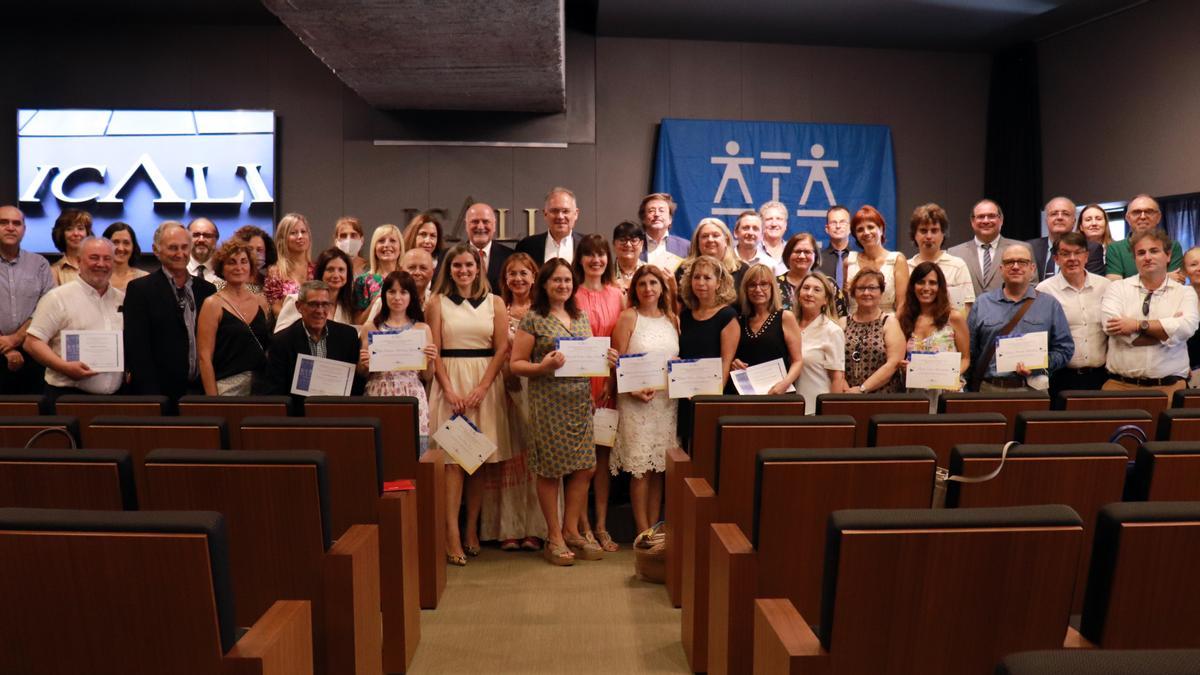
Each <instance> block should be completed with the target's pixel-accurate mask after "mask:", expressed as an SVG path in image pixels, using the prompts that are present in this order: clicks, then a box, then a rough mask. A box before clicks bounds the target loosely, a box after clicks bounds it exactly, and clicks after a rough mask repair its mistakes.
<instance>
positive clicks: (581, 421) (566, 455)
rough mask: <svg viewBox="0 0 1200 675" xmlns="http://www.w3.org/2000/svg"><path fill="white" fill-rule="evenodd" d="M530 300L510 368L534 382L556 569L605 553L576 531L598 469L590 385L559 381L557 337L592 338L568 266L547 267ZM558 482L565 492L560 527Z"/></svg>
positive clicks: (533, 416) (542, 493)
mask: <svg viewBox="0 0 1200 675" xmlns="http://www.w3.org/2000/svg"><path fill="white" fill-rule="evenodd" d="M533 293H534V295H533V305H532V307H531V308H530V310H529V313H528V314H526V315H525V318H524V319H522V320H521V324H520V326H518V327H517V337H516V340H515V341H514V343H513V349H512V361H511V367H512V372H513V373H514V374H516V375H518V376H520V377H528V378H529V391H528V400H529V428H530V431H531V435H532V441H533V451H532V452H531V453H530V468H531V469H533V472H534V473H535V474H537V477H538V479H537V481H538V484H537V491H538V502H539V503H540V504H541V507H542V515H543V516H544V517H545V518H546V530H547V535H546V536H547V540H546V549H545V556H546V560H547V561H548V562H549V563H550V564H552V565H570V564H572V563H574V562H575V557H576V556H578V557H580V558H582V559H584V560H599V559H600V558H602V557H604V549H602V548H601V547H600V544H599V543H598V542H597V541H596V540H595V538H593V537H592V535H591V533H590V532H589V533H587V535H586V536H585V535H584V534H581V533H580V531H579V523H580V521H581V519H582V515H583V511H584V509H585V508H586V507H587V493H588V483H589V482H590V481H591V479H592V473H593V472H594V471H595V468H596V443H595V441H596V437H595V433H594V431H593V428H592V388H591V383H590V381H589V380H588V379H587V378H583V377H556V376H555V371H557V370H559V369H560V368H562V367H563V366H564V365H566V363H567V359H566V357H565V356H564V355H563V353H562V351H561V350H560V349H559V348H558V344H557V343H558V340H559V338H587V337H591V336H592V328H591V325H590V324H589V323H588V317H587V314H586V313H585V312H583V311H581V310H580V309H579V307H578V306H577V305H576V304H575V275H574V273H573V271H572V269H571V265H570V264H569V263H567V261H566V260H563V259H562V258H552V259H550V260H549V261H547V262H546V264H544V265H542V269H541V270H539V271H538V276H537V282H536V283H535V285H534V291H533ZM560 479H561V480H562V482H563V483H564V484H565V493H566V494H565V495H564V497H563V519H562V523H561V524H560V523H559V521H558V498H559V481H560Z"/></svg>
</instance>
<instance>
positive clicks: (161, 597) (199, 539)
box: [0, 508, 313, 675]
mask: <svg viewBox="0 0 1200 675" xmlns="http://www.w3.org/2000/svg"><path fill="white" fill-rule="evenodd" d="M225 525H226V523H225V520H224V519H223V518H222V516H221V515H220V514H219V513H212V512H204V511H194V512H187V513H180V512H156V513H148V512H125V511H74V510H61V509H16V508H0V560H4V574H0V597H3V598H4V611H3V612H0V634H2V635H4V648H3V649H0V672H3V673H21V674H22V675H63V674H65V673H95V674H97V675H118V674H119V675H151V674H158V673H171V674H172V675H250V674H251V673H254V674H257V675H307V674H310V673H312V672H313V649H312V647H313V642H312V603H311V602H309V601H307V600H280V601H277V602H273V603H270V604H269V605H268V606H267V608H266V609H265V610H264V611H262V612H260V613H259V614H256V615H248V620H249V622H250V623H251V624H252V625H251V627H250V630H249V631H248V632H246V633H245V634H244V635H240V636H239V635H238V626H242V625H250V624H248V623H244V622H242V621H239V620H235V617H234V608H235V601H234V594H233V589H232V588H231V583H230V569H231V567H230V546H229V541H228V537H227V534H226V527H225Z"/></svg>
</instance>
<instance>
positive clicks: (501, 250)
mask: <svg viewBox="0 0 1200 675" xmlns="http://www.w3.org/2000/svg"><path fill="white" fill-rule="evenodd" d="M544 245H545V244H544V243H543V246H544ZM512 254H513V250H512V249H511V248H509V247H507V246H505V245H504V244H501V243H500V242H498V241H493V242H492V252H491V253H489V254H488V260H487V280H488V283H489V284H491V285H492V292H493V293H495V294H496V295H500V270H502V269H504V261H506V260H508V256H510V255H512ZM535 260H536V258H535Z"/></svg>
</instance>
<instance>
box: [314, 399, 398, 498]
mask: <svg viewBox="0 0 1200 675" xmlns="http://www.w3.org/2000/svg"><path fill="white" fill-rule="evenodd" d="M417 406H418V402H417V399H416V398H414V397H412V396H310V397H308V398H307V399H305V400H304V416H305V417H375V418H378V419H379V423H380V437H381V438H382V441H383V480H384V481H393V480H413V479H415V478H416V477H417V473H418V470H417V459H418V458H419V455H420V450H421V445H420V427H421V424H420V420H421V418H420V410H419V409H418V407H417Z"/></svg>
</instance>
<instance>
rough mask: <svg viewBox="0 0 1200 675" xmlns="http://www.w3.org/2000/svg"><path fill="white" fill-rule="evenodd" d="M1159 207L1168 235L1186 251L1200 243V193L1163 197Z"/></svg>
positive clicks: (1159, 201)
mask: <svg viewBox="0 0 1200 675" xmlns="http://www.w3.org/2000/svg"><path fill="white" fill-rule="evenodd" d="M1158 205H1159V207H1161V208H1162V212H1163V224H1164V225H1165V226H1166V228H1167V233H1168V234H1170V235H1171V238H1172V239H1175V240H1176V241H1178V242H1179V245H1180V246H1182V247H1183V250H1184V251H1186V250H1188V249H1189V248H1191V247H1193V246H1195V245H1196V244H1197V243H1200V192H1197V193H1192V194H1189V195H1176V196H1174V197H1162V198H1160V199H1159V200H1158Z"/></svg>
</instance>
